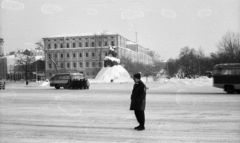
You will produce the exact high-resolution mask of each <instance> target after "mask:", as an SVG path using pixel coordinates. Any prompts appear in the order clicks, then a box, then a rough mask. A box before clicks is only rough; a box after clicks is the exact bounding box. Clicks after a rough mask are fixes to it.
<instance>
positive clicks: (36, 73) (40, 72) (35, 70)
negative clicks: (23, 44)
mask: <svg viewBox="0 0 240 143" xmlns="http://www.w3.org/2000/svg"><path fill="white" fill-rule="evenodd" d="M22 52H25V53H27V52H28V53H29V54H31V55H33V60H32V62H31V63H29V65H28V67H27V71H28V75H27V76H28V79H30V80H31V79H32V80H35V79H36V78H37V79H45V62H44V52H43V51H42V50H28V49H27V50H25V51H21V53H22ZM13 53H15V54H14V55H6V56H3V57H0V79H6V80H21V79H25V77H26V75H25V68H26V67H25V66H23V65H21V64H19V63H18V57H17V56H16V55H17V53H18V52H13Z"/></svg>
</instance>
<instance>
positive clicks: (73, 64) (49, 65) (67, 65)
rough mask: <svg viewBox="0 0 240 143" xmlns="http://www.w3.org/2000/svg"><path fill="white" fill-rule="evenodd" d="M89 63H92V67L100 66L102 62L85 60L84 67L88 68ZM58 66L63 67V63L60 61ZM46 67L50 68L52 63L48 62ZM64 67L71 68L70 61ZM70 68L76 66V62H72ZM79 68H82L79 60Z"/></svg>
mask: <svg viewBox="0 0 240 143" xmlns="http://www.w3.org/2000/svg"><path fill="white" fill-rule="evenodd" d="M90 63H92V67H93V68H94V67H98V66H99V67H102V62H85V67H86V68H89V67H90ZM59 66H60V68H64V63H60V65H59ZM48 68H49V69H52V68H53V64H52V63H49V64H48ZM66 68H71V63H66ZM72 68H77V63H72ZM79 68H84V66H83V62H79Z"/></svg>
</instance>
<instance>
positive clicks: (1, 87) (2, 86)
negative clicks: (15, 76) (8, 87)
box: [0, 81, 5, 90]
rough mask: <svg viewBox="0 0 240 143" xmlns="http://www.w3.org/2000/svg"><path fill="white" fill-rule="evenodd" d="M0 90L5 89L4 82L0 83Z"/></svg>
mask: <svg viewBox="0 0 240 143" xmlns="http://www.w3.org/2000/svg"><path fill="white" fill-rule="evenodd" d="M1 89H5V82H4V81H0V90H1Z"/></svg>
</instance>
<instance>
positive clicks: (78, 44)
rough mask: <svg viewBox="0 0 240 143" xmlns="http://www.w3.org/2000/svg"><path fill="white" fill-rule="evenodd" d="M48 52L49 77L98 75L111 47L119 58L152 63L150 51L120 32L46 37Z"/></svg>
mask: <svg viewBox="0 0 240 143" xmlns="http://www.w3.org/2000/svg"><path fill="white" fill-rule="evenodd" d="M43 41H44V46H45V49H48V50H45V63H46V64H45V65H46V72H45V73H46V77H47V78H49V77H51V76H52V75H53V74H55V73H56V70H55V66H54V64H53V62H52V61H51V60H50V58H48V57H49V56H50V57H51V59H52V60H53V61H54V62H56V64H57V65H58V68H59V72H60V73H65V72H68V73H71V72H82V73H84V74H85V76H86V77H90V78H93V77H95V76H96V74H97V72H98V69H99V68H101V67H102V66H103V62H104V57H105V56H107V55H108V50H109V46H114V47H116V52H117V58H119V59H121V58H122V57H124V58H129V59H131V60H132V61H133V62H140V63H144V64H152V58H151V57H150V56H149V55H148V54H147V51H148V50H147V49H146V48H144V47H143V46H141V45H139V44H136V43H133V42H131V41H130V40H128V39H127V38H125V37H123V36H121V35H120V34H116V33H99V34H82V35H63V36H54V37H45V38H43Z"/></svg>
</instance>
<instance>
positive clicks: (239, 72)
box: [213, 69, 240, 75]
mask: <svg viewBox="0 0 240 143" xmlns="http://www.w3.org/2000/svg"><path fill="white" fill-rule="evenodd" d="M213 74H215V75H240V69H222V70H214V71H213Z"/></svg>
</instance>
